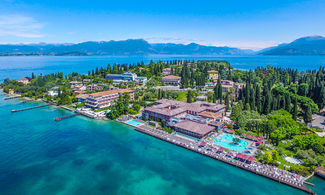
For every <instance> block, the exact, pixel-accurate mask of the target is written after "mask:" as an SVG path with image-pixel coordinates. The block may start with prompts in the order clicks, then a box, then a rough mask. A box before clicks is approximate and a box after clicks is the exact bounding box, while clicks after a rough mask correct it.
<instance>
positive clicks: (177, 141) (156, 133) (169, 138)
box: [135, 125, 315, 194]
mask: <svg viewBox="0 0 325 195" xmlns="http://www.w3.org/2000/svg"><path fill="white" fill-rule="evenodd" d="M135 130H137V131H139V132H141V133H144V134H147V135H150V136H153V137H155V138H158V139H160V140H163V141H166V142H169V143H171V144H174V145H177V146H180V147H183V148H185V149H188V150H191V151H193V152H196V153H199V154H201V155H204V156H207V157H210V158H213V159H216V160H219V161H222V162H224V163H227V164H229V165H233V166H236V167H238V168H241V169H243V170H246V171H250V172H252V173H254V174H257V175H260V176H264V177H266V178H268V179H272V180H274V181H276V182H279V183H282V184H285V185H288V186H290V187H293V188H296V189H298V190H301V191H303V192H306V193H308V194H315V193H314V192H313V191H312V190H311V189H309V188H307V187H305V186H304V185H302V184H301V183H294V182H290V181H287V180H285V179H284V178H282V177H274V176H273V175H272V174H270V173H268V172H265V171H259V170H255V169H254V168H253V167H250V166H249V165H246V164H245V163H241V162H236V161H232V160H231V159H227V158H223V157H221V156H218V155H216V154H215V153H214V152H207V151H204V150H202V149H198V148H196V147H194V146H193V145H191V143H190V141H188V140H185V139H181V138H179V137H177V138H176V137H175V136H173V135H170V134H169V133H167V132H164V131H160V130H157V129H154V128H150V127H147V126H144V125H142V126H138V127H135Z"/></svg>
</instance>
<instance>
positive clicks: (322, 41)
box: [259, 36, 325, 55]
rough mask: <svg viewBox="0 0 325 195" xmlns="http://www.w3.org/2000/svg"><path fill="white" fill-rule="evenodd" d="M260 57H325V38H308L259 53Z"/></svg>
mask: <svg viewBox="0 0 325 195" xmlns="http://www.w3.org/2000/svg"><path fill="white" fill-rule="evenodd" d="M259 54H261V55H325V37H322V36H309V37H302V38H300V39H297V40H295V41H293V42H291V43H289V44H280V45H278V46H276V47H271V48H266V49H263V50H261V51H260V52H259Z"/></svg>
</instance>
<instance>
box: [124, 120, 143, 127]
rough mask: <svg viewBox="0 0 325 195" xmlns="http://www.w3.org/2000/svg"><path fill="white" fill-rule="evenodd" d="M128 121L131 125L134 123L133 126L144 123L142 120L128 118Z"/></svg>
mask: <svg viewBox="0 0 325 195" xmlns="http://www.w3.org/2000/svg"><path fill="white" fill-rule="evenodd" d="M126 123H128V124H130V125H133V126H139V125H141V124H142V123H141V122H140V121H137V120H133V119H132V120H128V121H126Z"/></svg>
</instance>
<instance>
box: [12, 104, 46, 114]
mask: <svg viewBox="0 0 325 195" xmlns="http://www.w3.org/2000/svg"><path fill="white" fill-rule="evenodd" d="M49 105H51V104H45V105H40V106H33V107H29V108H22V109H18V110H11V112H21V111H25V110H31V109H35V108H41V107H45V106H49Z"/></svg>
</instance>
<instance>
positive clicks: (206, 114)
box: [199, 111, 222, 119]
mask: <svg viewBox="0 0 325 195" xmlns="http://www.w3.org/2000/svg"><path fill="white" fill-rule="evenodd" d="M199 115H200V116H202V117H204V118H211V119H218V118H221V116H222V115H221V114H219V113H214V112H206V111H204V112H200V113H199Z"/></svg>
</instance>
